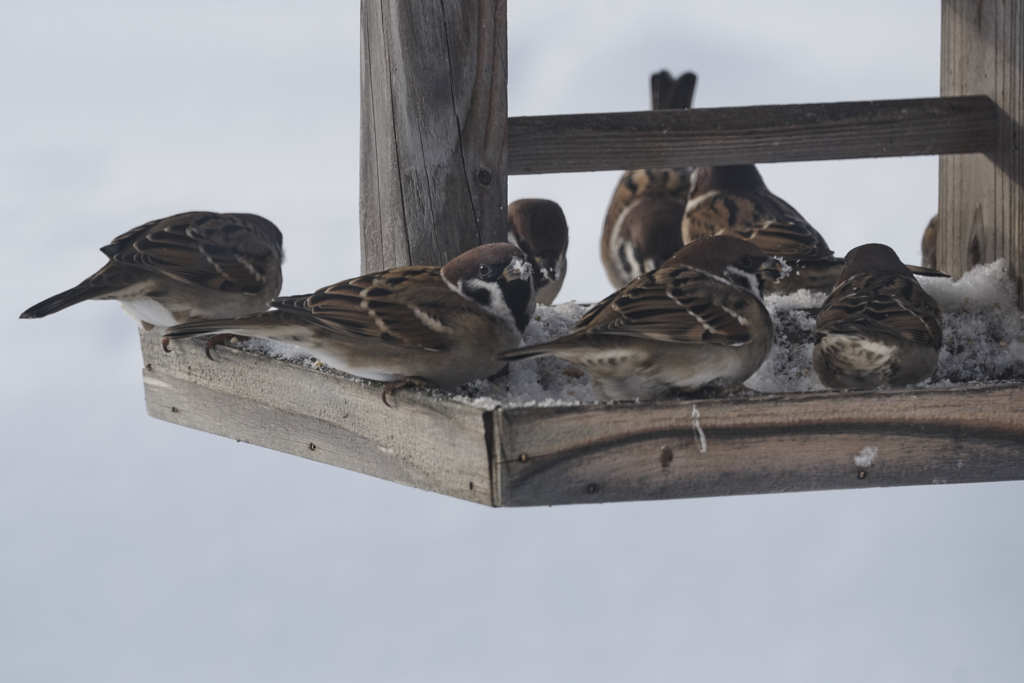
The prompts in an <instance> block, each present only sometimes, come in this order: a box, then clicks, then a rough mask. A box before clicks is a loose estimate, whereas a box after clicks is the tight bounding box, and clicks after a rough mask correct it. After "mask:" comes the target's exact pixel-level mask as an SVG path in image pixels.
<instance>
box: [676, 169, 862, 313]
mask: <svg viewBox="0 0 1024 683" xmlns="http://www.w3.org/2000/svg"><path fill="white" fill-rule="evenodd" d="M723 234H729V235H735V236H737V237H742V238H743V239H745V240H749V241H750V242H753V243H754V244H756V245H757V246H758V247H760V248H761V249H762V250H763V251H764V252H765V253H767V254H770V255H771V256H777V257H780V258H781V259H783V261H785V263H786V264H787V265H788V266H789V268H783V269H782V271H781V272H779V273H778V277H777V278H775V279H771V280H769V281H768V283H767V289H768V291H770V292H772V293H788V292H793V291H796V290H798V289H803V288H808V289H824V290H826V291H827V290H828V289H830V288H831V287H832V285H833V284H835V281H836V278H837V277H838V276H839V272H840V271H841V270H842V265H843V264H842V261H841V259H836V258H835V257H834V256H833V254H832V250H831V249H829V247H828V244H827V243H826V242H825V238H824V237H822V236H821V233H819V232H818V231H817V230H815V229H814V227H813V226H812V225H811V224H810V223H809V222H808V221H807V219H805V218H804V217H803V216H801V215H800V212H798V211H797V210H796V209H794V208H793V207H792V206H790V205H789V204H787V203H786V202H785V201H783V200H782V199H781V198H780V197H778V196H776V195H775V194H773V193H772V192H771V191H770V190H769V189H768V187H767V186H766V185H765V184H764V179H763V178H762V177H761V174H760V172H758V170H757V167H756V166H754V165H753V164H744V165H740V166H705V167H701V168H697V169H695V170H694V171H693V173H692V174H691V176H690V194H689V197H688V199H687V202H686V212H685V214H684V217H683V221H682V240H683V243H684V244H688V243H690V242H692V241H693V240H695V239H698V238H701V237H707V236H708V235H723Z"/></svg>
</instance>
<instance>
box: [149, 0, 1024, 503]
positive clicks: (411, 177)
mask: <svg viewBox="0 0 1024 683" xmlns="http://www.w3.org/2000/svg"><path fill="white" fill-rule="evenodd" d="M360 28H361V33H360V36H361V45H360V51H361V66H360V82H361V90H362V95H361V114H362V119H361V139H360V142H361V159H360V210H359V218H360V229H361V236H362V239H361V249H362V267H363V270H364V272H365V271H370V270H378V269H382V268H387V267H391V266H398V265H405V264H410V263H418V264H420V263H422V264H442V263H444V262H446V261H447V260H449V259H450V258H451V257H453V256H455V255H456V254H458V253H460V252H462V251H464V250H465V249H468V248H470V247H473V246H475V245H477V244H480V243H482V242H490V241H501V240H503V239H504V237H505V212H506V206H507V177H508V175H509V174H527V173H560V172H570V171H596V170H610V169H629V168H651V167H667V166H689V165H716V164H738V163H760V162H776V161H801V160H821V159H845V158H860V157H883V156H907V155H921V154H939V155H942V156H941V160H940V166H939V216H940V220H939V239H938V265H939V268H940V269H942V270H945V271H946V272H949V273H951V274H953V275H955V276H958V275H960V274H962V273H963V272H964V271H965V270H968V269H970V268H971V267H972V266H974V265H976V264H978V263H985V262H989V261H993V260H995V259H997V258H1006V259H1007V260H1008V262H1009V264H1010V270H1011V273H1012V274H1013V276H1014V278H1015V280H1016V283H1017V292H1018V301H1019V303H1020V302H1024V290H1022V283H1024V134H1022V125H1024V0H989V1H987V2H984V3H979V2H976V1H975V0H943V2H942V63H941V64H942V66H941V68H942V79H941V93H942V97H938V98H927V99H912V100H887V101H870V102H838V103H829V104H804V105H785V106H756V107H727V108H716V109H694V110H658V111H642V112H629V113H616V114H577V115H569V116H527V117H513V118H509V117H508V112H507V89H506V71H507V69H506V59H507V40H506V39H507V35H506V7H505V2H504V0H448V1H447V2H444V3H440V2H407V1H406V0H382V1H378V2H369V1H368V0H363V2H362V8H361V27H360ZM142 351H143V358H144V362H145V370H144V371H143V379H144V382H145V387H146V404H147V409H148V411H149V413H150V415H152V416H154V417H157V418H159V419H162V420H168V421H170V422H174V423H177V424H180V425H185V426H188V427H193V428H196V429H201V430H203V431H207V432H212V433H214V434H220V435H223V436H227V437H231V438H234V439H237V440H240V441H245V442H248V443H253V444H257V445H260V446H265V447H268V448H273V449H276V450H279V451H284V452H286V453H291V454H294V455H301V456H303V457H307V458H311V459H313V460H319V461H321V462H325V463H329V464H332V465H337V466H340V467H345V468H348V469H352V470H356V471H359V472H363V473H366V474H371V475H374V476H377V477H382V478H385V479H389V480H392V481H396V482H400V483H403V484H408V485H411V486H416V487H419V488H422V489H427V490H431V491H436V492H439V493H444V494H447V495H450V496H456V497H458V498H464V499H466V500H472V501H476V502H479V503H484V504H487V505H494V506H502V505H554V504H562V503H581V502H601V501H624V500H646V499H656V498H681V497H688V496H717V495H728V494H738V493H768V492H778V491H798V490H816V489H835V488H859V487H866V486H890V485H903V484H939V483H958V482H977V481H996V480H1006V479H1022V478H1024V383H1010V384H1007V383H1003V384H999V385H993V386H987V387H969V388H966V387H965V388H951V389H927V390H922V389H912V390H899V391H875V392H850V393H835V392H820V393H813V394H784V395H769V396H758V397H753V398H742V399H723V400H700V401H685V400H673V401H659V402H651V403H638V404H599V405H586V406H577V407H537V408H514V407H510V408H505V407H497V408H482V407H476V406H474V405H470V404H466V403H460V402H457V401H454V400H446V399H442V398H438V397H436V396H433V395H429V394H422V393H419V392H415V391H406V392H400V393H398V394H397V395H396V399H397V407H396V408H394V409H389V408H387V407H386V406H385V405H384V404H383V403H382V402H381V388H380V385H376V384H373V383H370V382H362V381H357V380H353V379H351V378H348V377H347V376H343V375H341V374H338V373H333V372H330V371H323V370H317V369H313V368H309V367H305V366H302V365H298V364H295V363H290V362H287V361H281V360H275V359H272V358H269V357H266V356H263V355H259V354H254V353H248V352H245V351H241V350H237V349H225V350H223V351H219V352H218V353H219V357H220V359H221V362H218V363H211V362H210V361H209V360H207V359H206V358H205V357H204V356H203V351H202V345H201V343H200V342H186V343H179V344H176V345H175V347H174V352H173V353H164V352H163V351H162V350H161V349H160V347H159V340H158V338H157V337H154V336H153V335H146V334H144V335H143V336H142Z"/></svg>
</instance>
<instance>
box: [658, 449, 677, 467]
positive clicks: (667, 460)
mask: <svg viewBox="0 0 1024 683" xmlns="http://www.w3.org/2000/svg"><path fill="white" fill-rule="evenodd" d="M675 457H676V454H675V453H673V452H672V449H671V448H669V447H668V446H664V447H663V448H662V449H661V466H662V467H668V466H669V465H671V464H672V460H674V459H675Z"/></svg>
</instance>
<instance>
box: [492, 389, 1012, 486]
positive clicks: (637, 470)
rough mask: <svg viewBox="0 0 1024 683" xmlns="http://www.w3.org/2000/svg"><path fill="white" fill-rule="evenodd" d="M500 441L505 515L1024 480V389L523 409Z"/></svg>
mask: <svg viewBox="0 0 1024 683" xmlns="http://www.w3.org/2000/svg"><path fill="white" fill-rule="evenodd" d="M494 431H495V438H496V440H497V442H498V447H497V448H496V449H495V453H496V458H495V459H494V471H493V476H494V480H495V490H496V491H497V496H496V500H495V504H497V505H506V506H517V505H557V504H564V503H587V502H607V501H624V500H646V499H659V498H686V497H696V496H722V495H732V494H744V493H774V492H781V491H809V490H819V489H838V488H862V487H868V486H897V485H908V484H938V483H959V482H976V481H996V480H1003V479H1021V478H1024V384H1014V385H1003V386H997V387H991V388H985V389H954V390H941V389H933V390H927V391H921V390H905V391H891V392H851V393H820V394H798V395H784V396H778V395H777V396H765V397H758V398H747V399H735V400H706V401H697V402H689V401H663V402H658V403H654V404H646V405H644V404H615V405H598V406H587V407H575V408H512V409H501V410H499V411H498V412H497V415H496V416H495V426H494ZM869 461H870V464H869Z"/></svg>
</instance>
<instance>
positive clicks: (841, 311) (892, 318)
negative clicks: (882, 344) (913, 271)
mask: <svg viewBox="0 0 1024 683" xmlns="http://www.w3.org/2000/svg"><path fill="white" fill-rule="evenodd" d="M940 320H941V313H940V311H939V307H938V305H937V304H936V303H935V300H934V299H932V298H931V297H930V296H928V294H926V293H925V292H924V290H923V289H921V286H920V285H918V284H917V282H916V281H915V280H914V278H913V277H912V276H911V277H908V276H906V275H899V274H896V275H891V274H886V275H875V274H872V273H857V274H855V275H853V276H851V277H849V278H847V279H846V280H844V281H843V282H841V283H840V284H839V285H838V286H837V287H836V289H835V291H833V292H832V294H830V295H829V297H828V299H826V301H825V305H824V306H823V307H822V309H821V312H820V313H819V314H818V324H817V334H818V335H819V336H820V335H822V334H824V333H826V332H836V333H840V334H855V335H864V336H869V337H882V338H890V339H891V338H896V339H901V340H904V341H907V342H911V343H914V344H927V345H930V346H933V347H934V348H936V349H937V348H939V347H940V346H941V345H942V326H941V324H940V322H939V321H940Z"/></svg>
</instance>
